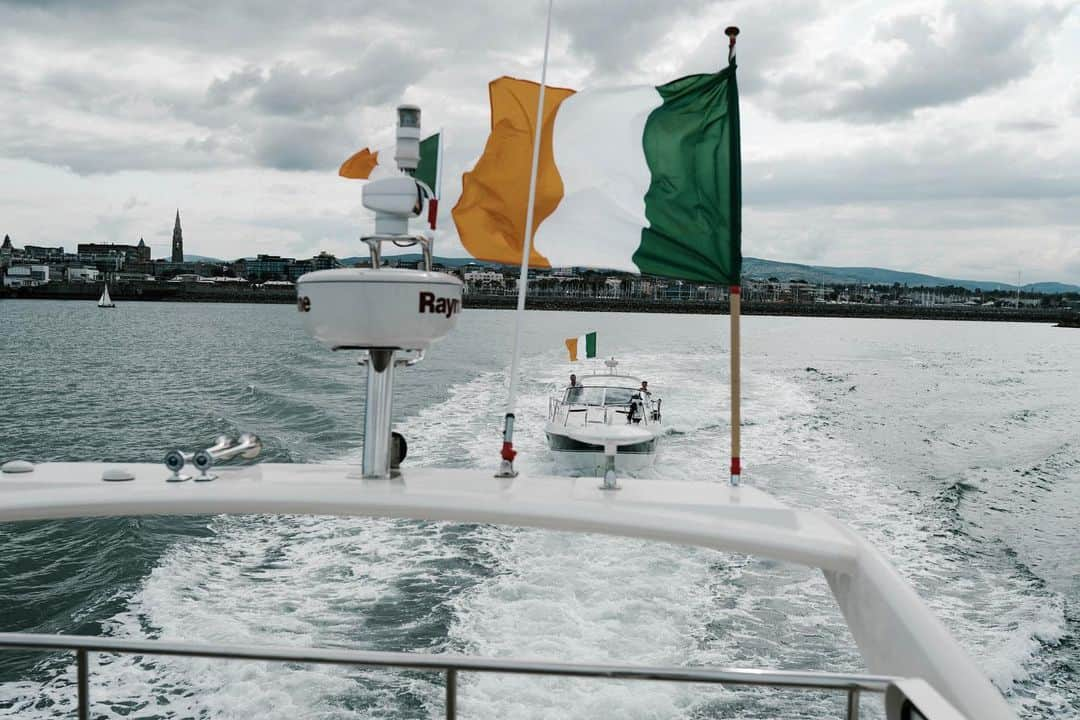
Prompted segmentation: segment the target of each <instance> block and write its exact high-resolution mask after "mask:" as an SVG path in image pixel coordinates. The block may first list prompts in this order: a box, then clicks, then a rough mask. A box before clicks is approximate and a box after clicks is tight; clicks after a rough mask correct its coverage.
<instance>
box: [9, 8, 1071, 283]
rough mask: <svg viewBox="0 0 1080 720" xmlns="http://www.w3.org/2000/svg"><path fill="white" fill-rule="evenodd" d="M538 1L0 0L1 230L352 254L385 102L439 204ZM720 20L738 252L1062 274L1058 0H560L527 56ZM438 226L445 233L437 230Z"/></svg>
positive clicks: (456, 179) (668, 50)
mask: <svg viewBox="0 0 1080 720" xmlns="http://www.w3.org/2000/svg"><path fill="white" fill-rule="evenodd" d="M545 9H546V2H534V1H533V0H518V1H515V2H506V0H476V1H470V2H465V1H459V0H456V1H455V2H438V1H436V2H431V1H430V0H426V1H424V2H420V1H419V0H398V1H397V2H386V1H385V0H379V1H364V2H348V1H346V0H312V1H310V2H296V1H295V0H287V1H286V0H259V1H255V0H250V1H248V0H245V1H243V2H232V1H221V2H219V1H218V0H199V1H197V2H186V3H179V2H169V1H168V0H147V1H145V2H142V1H136V0H95V1H94V2H87V1H86V0H42V1H39V2H34V1H32V0H14V1H12V0H0V54H2V57H3V62H2V63H0V234H3V233H9V234H10V235H11V236H12V238H13V239H14V241H15V244H16V245H17V246H22V245H24V244H27V243H29V244H38V245H54V246H55V245H63V246H64V247H65V248H66V249H68V250H69V251H73V250H74V249H75V245H76V244H77V243H79V242H88V241H98V242H122V243H129V242H130V243H134V242H138V239H139V238H140V237H145V239H146V242H147V243H149V244H150V246H151V247H152V249H153V251H154V256H155V257H159V256H162V255H167V253H168V248H169V240H170V237H171V233H172V225H173V216H174V213H175V211H176V208H178V207H179V208H180V212H181V216H182V219H183V225H184V239H185V251H186V252H188V253H195V254H201V255H209V256H214V257H222V258H235V257H240V256H245V255H254V254H255V253H257V252H266V253H278V254H285V255H291V256H301V257H306V256H310V255H312V254H314V253H316V252H318V251H319V250H328V251H331V252H334V253H336V254H337V255H339V256H346V255H357V254H366V253H365V251H364V250H362V249H361V247H360V243H359V241H358V238H359V236H360V235H361V234H362V233H364V232H365V231H370V229H371V227H372V221H371V219H370V218H369V217H368V216H367V214H366V213H365V211H364V210H363V209H362V208H361V207H360V202H359V201H360V186H361V183H359V182H357V181H348V180H344V179H341V178H338V177H337V174H336V169H337V166H338V165H339V164H340V162H341V161H342V160H343V159H344V158H346V157H347V156H348V155H350V154H351V153H352V152H354V151H355V150H357V149H359V148H360V147H362V146H364V145H372V146H375V147H377V146H380V145H382V146H386V145H389V144H390V143H392V138H393V128H392V125H393V121H394V115H393V108H394V106H395V105H397V104H398V103H399V102H403V101H404V102H413V103H417V104H419V105H421V106H422V108H423V111H424V125H425V128H426V129H435V128H438V127H444V128H445V129H446V138H447V145H446V161H447V166H446V167H447V172H446V178H445V179H444V194H445V196H446V197H447V198H448V199H449V201H448V202H446V203H444V212H443V215H444V217H443V218H442V219H441V224H442V225H443V226H444V227H448V228H452V222H450V218H449V208H450V206H451V205H452V202H453V200H454V199H456V195H457V193H458V191H459V189H460V176H461V173H462V171H463V170H466V169H468V168H469V167H471V164H472V162H473V160H474V159H475V158H476V156H477V155H478V154H479V152H480V151H481V149H482V147H483V143H484V140H485V138H486V134H487V127H488V125H487V123H488V105H487V82H488V81H489V80H491V79H493V78H495V77H497V76H499V75H504V74H507V75H515V76H518V77H524V78H531V79H539V72H540V67H539V66H540V59H541V53H542V44H543V30H544V28H543V21H544V11H545ZM729 24H737V25H739V26H740V27H741V29H742V34H741V35H740V36H739V65H740V67H739V83H740V91H741V101H742V131H743V136H742V139H743V164H744V167H743V178H744V179H743V182H744V186H743V192H744V218H743V227H744V230H743V233H744V234H743V252H744V254H746V255H751V256H755V257H764V258H770V259H775V260H785V261H792V262H806V263H814V264H823V265H873V266H879V267H889V268H894V269H900V270H912V271H917V272H927V273H932V274H936V275H945V276H952V277H963V278H971V279H996V280H1004V281H1013V280H1015V278H1016V274H1017V272H1018V271H1020V272H1022V273H1023V279H1024V282H1029V281H1035V280H1059V281H1065V282H1074V283H1080V8H1078V7H1077V4H1076V3H1075V2H1073V3H1066V2H1049V3H1006V2H979V3H976V2H944V3H942V2H877V1H874V2H841V1H832V2H827V3H826V2H812V1H806V2H801V1H795V2H774V1H772V0H753V1H752V2H704V1H702V0H667V1H666V2H657V1H656V0H625V1H622V2H620V1H619V0H555V15H554V25H553V30H552V59H551V65H550V68H549V72H548V77H549V82H551V83H552V84H556V85H561V86H565V87H572V88H575V89H581V88H584V87H588V86H599V85H613V84H632V83H650V84H659V83H662V82H665V81H668V80H671V79H674V78H676V77H678V76H680V75H682V74H686V73H689V72H699V71H709V70H713V69H716V68H717V67H719V66H720V65H721V63H722V62H723V60H724V57H725V44H726V38H725V37H724V36H723V29H724V27H725V26H726V25H729ZM436 251H437V253H438V254H441V255H463V254H464V252H463V251H462V249H461V246H460V245H459V243H458V242H457V239H456V237H455V236H454V234H453V232H452V231H448V232H446V233H443V234H442V235H441V236H440V238H439V240H438V241H437V247H436Z"/></svg>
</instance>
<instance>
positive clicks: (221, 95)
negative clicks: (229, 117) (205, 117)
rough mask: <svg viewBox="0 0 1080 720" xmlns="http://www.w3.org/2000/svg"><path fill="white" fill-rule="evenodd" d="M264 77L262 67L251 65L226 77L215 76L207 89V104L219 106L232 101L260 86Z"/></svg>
mask: <svg viewBox="0 0 1080 720" xmlns="http://www.w3.org/2000/svg"><path fill="white" fill-rule="evenodd" d="M264 79H265V75H264V73H263V71H262V69H261V68H258V67H255V66H251V65H249V66H248V67H246V68H244V69H243V70H237V71H236V72H234V73H230V74H229V75H228V76H226V77H223V78H214V81H213V82H211V83H210V87H208V88H207V89H206V101H207V104H208V105H211V106H218V105H225V104H227V103H229V102H232V101H233V100H234V99H236V97H237V96H238V95H241V94H242V93H244V92H245V91H247V90H252V89H254V88H256V87H258V86H259V85H260V84H262V83H263V81H264Z"/></svg>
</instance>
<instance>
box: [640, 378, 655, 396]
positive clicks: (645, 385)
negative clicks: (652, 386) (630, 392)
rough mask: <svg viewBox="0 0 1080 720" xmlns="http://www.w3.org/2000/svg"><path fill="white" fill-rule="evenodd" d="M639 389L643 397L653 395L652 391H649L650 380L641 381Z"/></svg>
mask: <svg viewBox="0 0 1080 720" xmlns="http://www.w3.org/2000/svg"><path fill="white" fill-rule="evenodd" d="M637 391H638V392H639V393H641V397H643V398H645V397H649V396H651V395H652V393H651V392H649V381H648V380H642V381H641V387H639V388H638V390H637Z"/></svg>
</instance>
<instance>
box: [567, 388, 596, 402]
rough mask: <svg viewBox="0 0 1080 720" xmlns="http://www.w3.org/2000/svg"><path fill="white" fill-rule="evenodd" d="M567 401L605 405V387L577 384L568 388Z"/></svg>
mask: <svg viewBox="0 0 1080 720" xmlns="http://www.w3.org/2000/svg"><path fill="white" fill-rule="evenodd" d="M566 402H568V403H575V404H578V405H603V404H604V388H601V387H582V386H580V385H576V386H574V387H572V388H567V389H566Z"/></svg>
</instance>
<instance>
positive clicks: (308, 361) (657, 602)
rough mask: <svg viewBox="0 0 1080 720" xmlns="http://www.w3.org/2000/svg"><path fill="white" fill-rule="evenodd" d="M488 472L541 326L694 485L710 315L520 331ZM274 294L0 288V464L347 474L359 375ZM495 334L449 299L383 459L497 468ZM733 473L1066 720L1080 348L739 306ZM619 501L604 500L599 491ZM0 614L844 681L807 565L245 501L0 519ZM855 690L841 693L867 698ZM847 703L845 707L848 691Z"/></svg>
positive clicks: (394, 714)
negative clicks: (453, 322) (247, 507)
mask: <svg viewBox="0 0 1080 720" xmlns="http://www.w3.org/2000/svg"><path fill="white" fill-rule="evenodd" d="M529 319H530V322H529V325H528V326H527V328H526V331H525V353H524V360H523V370H524V377H525V380H524V383H523V385H522V397H521V404H520V408H519V413H518V418H519V419H518V430H517V445H518V446H519V448H520V450H521V451H522V455H521V456H520V457H519V460H518V464H519V465H520V466H523V467H524V468H526V469H529V470H534V471H552V470H553V469H554V468H553V464H552V463H551V460H550V457H549V456H548V454H547V452H546V449H545V444H544V441H543V433H542V421H543V417H544V414H545V411H546V408H547V396H548V394H549V392H550V390H551V389H552V388H553V387H554V386H555V384H556V383H559V382H562V381H563V380H564V378H565V376H566V375H567V373H568V372H569V371H570V370H571V368H570V366H569V364H568V363H567V362H566V361H565V358H564V350H563V349H562V339H563V338H565V337H570V336H576V335H579V334H581V333H583V332H585V331H588V330H597V331H598V332H599V333H600V346H601V348H600V349H601V351H602V352H603V353H609V354H610V353H614V354H616V355H617V356H619V357H620V358H621V359H622V361H623V368H624V369H626V370H627V371H629V372H633V373H634V374H637V375H640V376H642V377H645V378H647V379H648V380H649V384H650V386H652V387H654V388H655V391H656V393H657V394H658V395H660V396H662V397H663V398H664V409H665V419H666V420H667V421H668V423H669V426H670V432H669V435H668V436H667V437H666V438H665V439H664V445H663V448H662V454H661V457H660V460H659V462H658V465H657V467H656V468H655V469H654V470H653V471H652V473H651V474H652V475H654V476H656V477H658V478H668V479H671V480H680V479H690V478H700V477H716V478H718V479H721V480H723V479H724V473H725V469H726V462H727V436H728V430H729V428H728V423H727V407H728V390H727V384H726V383H727V363H728V355H727V331H726V321H727V319H726V318H724V317H695V316H658V315H621V314H586V313H530V316H529ZM298 321H299V318H298V316H297V313H296V312H295V311H294V310H293V309H291V308H290V307H288V306H246V305H186V304H154V303H127V304H123V305H122V306H121V307H120V308H119V309H118V310H116V311H115V312H113V311H110V312H103V311H99V310H97V308H96V307H94V306H93V304H91V303H74V302H69V303H63V302H44V301H3V302H0V459H7V458H12V457H21V458H27V459H31V460H34V461H46V460H111V461H158V460H159V459H160V458H161V456H162V455H163V454H164V452H165V451H166V450H167V449H169V448H172V447H174V446H180V447H197V446H200V445H201V444H202V443H208V442H209V441H211V440H212V439H213V437H214V436H216V435H217V434H220V433H222V432H232V433H235V432H240V431H245V430H251V431H254V432H257V433H258V434H259V435H260V436H262V437H263V439H264V441H265V442H266V443H267V445H268V450H267V451H266V452H265V453H264V459H265V460H269V461H278V462H288V461H296V462H324V461H341V460H344V461H358V458H359V448H360V443H359V441H360V437H359V428H360V424H361V408H362V395H363V393H362V385H363V375H362V368H358V367H357V366H356V365H355V359H354V358H352V357H350V356H349V355H344V354H334V353H330V352H328V351H325V350H324V349H322V348H321V347H319V346H317V345H316V344H315V343H314V342H313V341H311V340H309V339H308V338H307V337H306V336H305V335H304V333H303V332H302V330H301V328H300V325H299V322H298ZM512 322H513V316H512V314H511V313H507V312H499V311H466V312H465V313H464V314H463V315H462V317H461V322H460V324H459V326H458V329H457V331H456V332H455V333H454V334H453V335H452V336H451V337H449V338H448V339H447V340H446V341H444V342H443V343H442V344H440V345H438V346H436V347H435V348H434V349H433V351H432V352H431V353H430V355H429V358H428V359H427V360H426V361H425V362H424V363H422V364H421V365H420V366H417V367H415V368H412V369H410V370H407V371H405V372H403V373H402V374H401V375H400V376H399V380H398V385H397V388H396V396H395V397H396V415H397V417H398V422H397V427H398V429H399V430H401V431H402V432H403V433H404V434H405V435H406V436H407V438H408V439H409V448H410V455H409V458H408V460H407V463H408V464H412V465H438V466H456V467H494V465H495V462H496V453H497V450H498V447H499V431H500V425H501V415H502V412H503V402H504V399H505V392H506V382H507V367H508V364H509V352H510V341H511V337H512V329H513V326H512ZM743 325H744V372H745V374H746V377H745V385H746V386H745V388H744V401H743V407H744V416H745V422H746V428H745V430H744V452H743V455H744V457H745V464H746V468H747V469H746V481H747V482H750V483H753V484H756V485H758V486H760V487H763V488H764V489H766V490H768V491H769V492H771V493H773V494H775V495H777V496H779V497H780V498H781V499H782V500H784V501H785V502H787V503H789V504H791V505H795V506H799V507H811V506H814V507H822V508H824V509H825V510H826V511H828V512H830V513H832V514H834V515H836V516H838V517H840V518H841V519H843V520H844V521H846V522H848V523H850V524H851V525H853V526H854V527H856V528H857V529H859V530H860V531H861V532H862V533H864V534H865V535H867V536H868V537H869V539H870V540H871V541H872V542H874V543H875V544H876V545H877V546H878V547H879V548H881V549H882V550H883V551H884V552H885V553H886V554H887V555H888V556H889V557H890V558H891V559H892V560H893V562H894V563H895V564H896V566H897V567H898V569H899V570H900V572H901V573H902V574H903V575H904V576H905V577H906V578H908V580H909V581H911V582H912V584H913V585H914V586H915V587H916V588H917V590H918V591H919V593H920V594H921V595H922V597H923V598H924V599H925V600H926V602H927V603H928V604H929V605H930V607H931V608H932V609H933V610H934V612H935V613H936V614H937V615H938V616H939V617H940V618H941V619H942V620H943V622H944V623H945V624H946V626H947V627H948V628H949V629H950V630H951V631H952V632H953V633H954V635H955V636H956V637H957V638H958V639H959V641H960V642H961V644H962V645H964V646H965V647H966V648H967V649H968V650H969V652H971V654H972V655H973V656H974V657H975V659H976V661H977V662H978V664H979V665H980V666H981V667H982V668H983V669H984V671H985V672H986V673H987V674H988V675H989V676H990V678H991V679H992V680H993V681H994V683H995V684H996V685H997V686H998V687H999V688H1001V689H1002V691H1003V692H1005V693H1006V695H1007V697H1008V698H1009V700H1010V702H1011V703H1012V704H1013V706H1014V707H1015V708H1016V711H1017V713H1018V715H1019V716H1020V717H1024V718H1058V717H1080V542H1078V541H1077V539H1076V538H1077V534H1078V531H1080V412H1078V404H1080V383H1078V378H1080V332H1078V331H1075V330H1068V329H1058V328H1052V327H1048V326H1040V325H1020V324H1016V325H1014V324H989V323H987V324H983V323H948V322H929V321H928V322H921V321H898V320H845V319H813V318H767V317H756V316H755V317H748V318H745V319H744V322H743ZM628 482H630V481H629V480H628ZM0 549H2V552H0V609H2V611H0V629H3V630H7V631H14V630H21V631H43V632H65V633H101V634H109V635H116V636H125V637H165V638H172V639H183V640H188V641H210V642H227V643H261V642H273V643H277V644H291V645H299V646H324V647H327V646H329V647H352V648H365V649H379V650H418V651H424V652H468V653H482V654H486V655H506V656H515V657H533V658H550V659H559V660H579V661H585V660H596V661H612V662H631V663H642V664H690V665H693V664H716V665H749V666H767V667H777V668H786V669H797V668H815V669H825V670H861V669H863V667H862V664H861V661H860V659H859V656H858V654H857V652H856V651H855V650H854V646H853V643H852V640H851V637H850V634H849V633H848V631H847V630H846V628H845V626H844V623H843V621H842V618H841V617H840V613H839V611H838V610H837V608H836V606H835V602H834V601H833V600H832V597H831V595H830V593H829V591H828V588H827V587H826V585H825V582H824V580H823V579H822V578H821V575H820V573H817V572H813V571H810V570H805V569H802V568H798V567H789V566H784V565H779V564H776V563H771V562H764V561H759V560H754V559H751V558H746V557H743V556H737V555H731V554H725V553H716V552H707V551H699V550H692V549H687V548H682V547H676V546H668V545H657V544H653V543H644V542H636V541H631V540H621V539H615V538H607V537H600V536H581V535H571V534H559V533H548V532H542V531H533V530H515V529H508V528H499V527H489V526H474V525H470V526H460V525H450V524H442V523H419V522H405V521H390V520H364V519H344V520H343V519H334V518H307V517H270V516H239V517H237V516H232V517H227V516H219V517H199V518H166V517H161V518H159V517H155V518H142V519H117V520H85V521H63V522H37V523H18V524H9V525H0ZM73 685H74V670H73V667H72V665H71V663H70V660H69V659H68V658H67V657H65V656H63V655H44V656H43V655H31V654H25V653H18V654H0V716H3V717H20V718H21V717H29V718H38V717H59V716H66V714H67V713H69V712H70V711H71V709H72V707H73V700H74V687H73ZM91 691H92V694H93V697H94V698H95V701H96V705H95V709H94V711H95V716H98V715H100V716H103V717H140V718H172V717H176V718H180V717H185V718H186V717H198V718H241V717H250V716H254V715H259V716H262V717H268V718H294V717H312V718H353V717H391V718H425V717H431V716H435V715H438V714H439V713H440V712H441V708H442V705H441V703H442V689H441V680H440V679H439V678H434V677H430V676H427V675H424V674H423V673H391V672H370V671H359V670H346V669H325V668H312V667H291V666H290V667H286V666H279V665H273V664H261V663H221V662H217V661H194V660H174V659H161V658H116V657H102V658H101V659H100V660H99V663H98V664H97V665H96V666H95V668H94V671H93V675H92V676H91ZM867 705H869V703H868V704H867ZM864 707H865V709H866V710H867V711H869V712H872V709H871V708H870V707H868V706H864ZM839 709H840V705H839V703H838V701H837V700H835V699H833V698H830V697H825V696H810V697H807V696H804V695H796V694H790V693H779V694H775V693H762V692H757V691H754V692H734V691H728V690H717V689H711V690H710V689H703V688H699V687H692V686H682V685H665V684H659V683H638V684H624V683H607V682H576V681H575V682H568V681H551V680H539V679H534V678H517V677H505V676H465V679H464V681H463V685H462V688H461V692H460V710H461V713H462V715H463V716H464V717H476V718H501V717H529V718H548V717H550V718H556V717H558V718H562V717H581V718H585V717H590V718H591V717H615V716H618V717H622V718H668V717H671V718H676V717H679V718H683V717H685V718H699V717H750V718H773V717H776V718H781V717H782V718H802V717H806V718H810V717H823V716H833V715H836V714H837V712H838V711H839Z"/></svg>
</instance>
